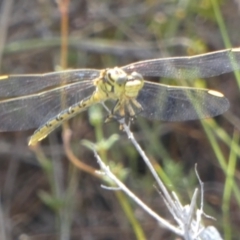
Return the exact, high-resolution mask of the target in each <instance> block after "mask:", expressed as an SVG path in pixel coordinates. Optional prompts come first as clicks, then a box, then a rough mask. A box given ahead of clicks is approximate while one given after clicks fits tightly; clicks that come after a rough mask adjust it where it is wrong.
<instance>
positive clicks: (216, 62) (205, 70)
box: [122, 48, 240, 79]
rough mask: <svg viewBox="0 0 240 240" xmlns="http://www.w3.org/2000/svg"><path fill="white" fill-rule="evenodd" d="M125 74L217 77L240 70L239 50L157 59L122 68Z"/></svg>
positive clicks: (190, 77)
mask: <svg viewBox="0 0 240 240" xmlns="http://www.w3.org/2000/svg"><path fill="white" fill-rule="evenodd" d="M122 69H123V70H124V71H126V72H127V73H132V72H134V71H135V72H138V73H140V74H141V75H142V76H144V77H165V78H175V79H194V78H208V77H213V76H218V75H221V74H224V73H228V72H232V71H234V70H239V69H240V48H233V49H227V50H222V51H217V52H212V53H207V54H201V55H196V56H193V57H173V58H159V59H151V60H146V61H140V62H136V63H132V64H129V65H126V66H124V67H122Z"/></svg>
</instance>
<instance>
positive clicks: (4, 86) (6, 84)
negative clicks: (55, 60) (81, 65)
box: [0, 69, 100, 98]
mask: <svg viewBox="0 0 240 240" xmlns="http://www.w3.org/2000/svg"><path fill="white" fill-rule="evenodd" d="M99 73H100V71H99V70H95V69H78V70H66V71H61V72H52V73H46V74H36V75H31V74H29V75H9V76H8V75H5V76H0V98H4V97H19V96H24V95H29V94H33V93H37V92H41V91H44V90H49V89H53V88H56V87H59V86H63V85H67V84H71V83H75V82H79V81H83V80H92V79H94V78H96V77H98V76H99Z"/></svg>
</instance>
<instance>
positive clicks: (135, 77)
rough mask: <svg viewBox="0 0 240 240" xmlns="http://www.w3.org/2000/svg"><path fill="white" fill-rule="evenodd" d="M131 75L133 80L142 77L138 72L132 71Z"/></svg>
mask: <svg viewBox="0 0 240 240" xmlns="http://www.w3.org/2000/svg"><path fill="white" fill-rule="evenodd" d="M131 77H132V79H133V80H143V77H142V75H141V74H140V73H137V72H132V73H131Z"/></svg>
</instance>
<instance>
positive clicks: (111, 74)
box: [108, 67, 128, 85]
mask: <svg viewBox="0 0 240 240" xmlns="http://www.w3.org/2000/svg"><path fill="white" fill-rule="evenodd" d="M108 78H109V79H110V81H112V82H116V83H117V84H119V85H121V84H124V83H126V82H127V80H128V78H127V74H126V73H125V72H124V71H123V70H122V69H120V68H117V67H116V68H113V69H110V70H109V71H108Z"/></svg>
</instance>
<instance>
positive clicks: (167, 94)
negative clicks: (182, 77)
mask: <svg viewBox="0 0 240 240" xmlns="http://www.w3.org/2000/svg"><path fill="white" fill-rule="evenodd" d="M137 100H138V102H139V103H140V104H141V105H142V107H143V111H142V112H140V115H142V116H143V117H146V118H148V119H155V120H163V121H187V120H194V119H200V118H209V117H214V116H217V115H220V114H222V113H224V112H225V111H227V109H228V108H229V102H228V99H227V98H225V97H224V96H223V95H222V94H221V93H218V92H216V91H211V90H207V89H199V88H189V87H172V86H167V85H162V84H154V83H151V82H147V81H146V82H145V84H144V87H143V89H142V90H141V91H140V93H139V95H138V97H137Z"/></svg>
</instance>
